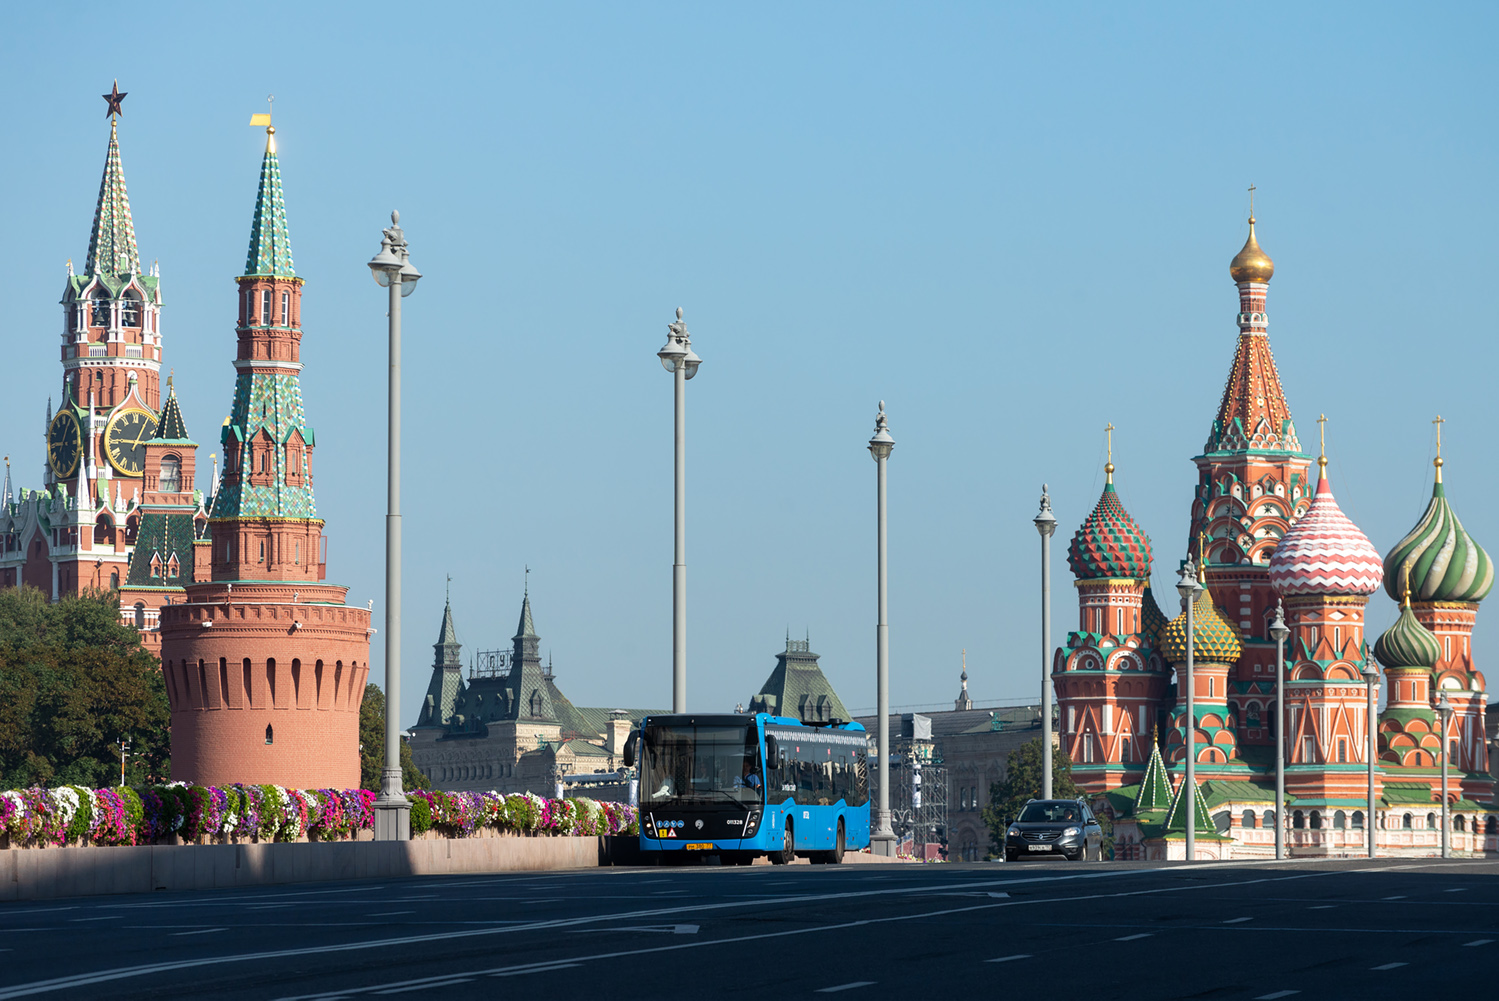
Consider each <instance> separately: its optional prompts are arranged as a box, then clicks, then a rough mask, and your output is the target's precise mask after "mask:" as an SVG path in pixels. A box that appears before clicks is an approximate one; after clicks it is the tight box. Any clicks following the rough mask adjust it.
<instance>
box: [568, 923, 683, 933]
mask: <svg viewBox="0 0 1499 1001" xmlns="http://www.w3.org/2000/svg"><path fill="white" fill-rule="evenodd" d="M699 927H700V926H699V925H633V926H628V925H627V926H626V927H624V928H613V929H610V930H611V931H650V932H664V933H666V934H667V935H696V934H697V930H698V928H699ZM597 930H598V931H603V929H602V928H600V929H597ZM594 931H595V929H585V932H586V934H589V935H592V934H593V933H594Z"/></svg>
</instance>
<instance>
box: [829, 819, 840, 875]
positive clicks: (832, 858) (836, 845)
mask: <svg viewBox="0 0 1499 1001" xmlns="http://www.w3.org/2000/svg"><path fill="white" fill-rule="evenodd" d="M843 845H844V838H843V818H842V817H839V818H838V834H837V836H836V837H835V838H834V839H833V850H832V851H830V852H828V854H827V862H828V864H829V865H840V864H841V863H842V862H843Z"/></svg>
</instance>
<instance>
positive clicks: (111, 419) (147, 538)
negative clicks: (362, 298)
mask: <svg viewBox="0 0 1499 1001" xmlns="http://www.w3.org/2000/svg"><path fill="white" fill-rule="evenodd" d="M124 98H125V94H123V93H121V92H120V90H119V87H118V85H116V86H115V87H114V88H113V89H112V92H111V93H110V94H106V95H104V99H105V100H106V101H107V102H109V110H108V116H109V145H108V149H107V152H106V155H105V161H104V176H103V179H102V180H101V182H100V185H99V197H98V202H97V205H96V208H95V210H94V220H93V227H92V230H91V231H90V234H89V243H88V256H87V257H86V258H85V260H84V264H83V268H82V270H81V272H79V271H77V270H75V268H74V266H73V263H72V261H69V262H68V273H67V281H66V284H65V285H64V287H63V296H62V318H63V323H62V331H61V360H62V370H63V372H62V375H63V378H62V386H61V390H60V394H59V396H58V398H57V401H56V405H55V407H54V405H53V403H52V402H50V401H49V402H48V405H47V418H46V429H45V438H46V456H45V462H44V465H43V469H42V487H41V489H39V490H28V489H20V490H19V491H17V490H16V489H15V488H13V487H12V484H11V473H10V466H9V461H8V460H7V465H6V474H5V483H4V488H3V492H0V539H3V546H0V549H3V551H0V586H6V587H18V586H21V585H27V586H31V587H35V588H38V589H39V590H41V591H42V592H43V593H44V594H45V595H47V596H48V597H49V598H51V599H52V600H54V601H56V600H58V599H60V598H62V597H64V596H67V595H81V594H86V593H90V592H111V591H112V592H115V593H117V594H118V595H119V601H120V616H121V620H122V621H123V622H125V623H126V624H129V625H132V626H134V627H135V628H137V629H138V630H139V631H140V633H141V636H142V641H143V642H144V643H145V645H146V646H147V648H148V649H150V650H152V652H154V653H157V654H159V655H160V657H161V663H162V670H163V673H164V677H165V681H166V688H167V695H168V698H169V700H170V703H171V712H172V715H171V720H172V724H171V725H172V777H173V779H180V780H185V781H190V782H195V783H199V784H205V785H214V784H229V783H232V782H246V783H276V784H280V785H284V786H295V787H300V788H321V787H336V788H353V787H356V786H358V785H359V754H358V721H359V705H360V702H361V700H362V699H363V696H364V687H365V680H366V677H367V675H368V674H369V663H368V658H369V639H370V632H371V630H370V610H369V608H367V607H350V606H348V605H347V603H346V597H347V592H348V588H347V587H344V586H341V585H335V584H329V583H326V581H325V571H326V565H327V564H326V558H325V553H324V546H323V537H322V530H323V524H324V523H323V521H322V519H320V518H319V517H318V516H317V507H316V504H315V502H314V499H313V466H312V457H313V451H314V447H315V445H316V438H315V436H314V434H313V429H312V427H311V426H310V424H309V423H308V421H307V418H306V415H305V412H304V409H303V405H302V390H301V380H300V373H301V370H302V363H301V361H300V351H301V341H302V311H301V302H302V286H303V283H304V279H302V278H301V277H298V275H297V274H296V270H295V268H294V265H293V262H292V254H291V239H290V232H289V228H288V224H287V216H286V206H285V201H284V198H283V194H282V185H281V167H280V163H279V160H278V157H277V154H276V139H275V128H274V127H270V128H267V130H266V133H267V134H266V146H265V153H264V155H263V157H262V160H261V169H260V183H259V189H258V191H257V193H256V199H255V209H254V215H253V219H252V221H251V227H250V247H249V253H248V255H247V258H246V262H245V269H244V271H243V273H241V274H240V275H239V276H237V277H236V278H235V282H236V284H237V285H238V293H237V296H236V302H235V304H234V305H235V316H236V325H235V345H234V346H235V351H234V354H233V358H232V363H233V366H234V369H235V382H234V393H233V402H232V404H231V406H230V413H229V416H228V417H227V418H225V420H224V422H223V425H222V427H221V428H220V441H219V444H220V446H221V447H222V449H223V455H224V467H223V470H222V473H220V471H219V470H218V469H217V468H215V470H214V473H213V476H212V479H211V481H210V482H211V483H212V488H211V492H208V493H205V492H203V491H200V490H197V489H195V484H194V478H195V474H196V466H197V448H198V445H197V442H195V441H193V440H192V438H191V437H190V436H189V434H188V430H187V423H186V421H185V420H184V417H183V414H182V411H181V408H180V406H179V405H178V402H177V398H176V394H175V392H174V389H173V385H172V379H171V377H170V376H169V377H168V378H167V380H166V395H165V399H163V396H162V388H163V387H162V380H161V368H162V362H163V336H162V325H161V315H162V309H163V298H162V289H161V272H160V268H159V267H157V266H156V265H152V267H151V269H150V271H149V273H147V272H146V271H144V270H143V269H142V267H141V259H140V252H139V250H138V249H137V246H136V237H135V223H134V220H133V219H132V217H131V213H130V199H129V196H128V195H127V193H126V188H125V173H124V168H123V166H122V165H121V158H120V143H119V117H120V113H121V102H122V101H123V99H124ZM226 305H228V297H227V296H226ZM224 346H225V347H228V346H229V344H228V342H227V340H226V342H225V344H224Z"/></svg>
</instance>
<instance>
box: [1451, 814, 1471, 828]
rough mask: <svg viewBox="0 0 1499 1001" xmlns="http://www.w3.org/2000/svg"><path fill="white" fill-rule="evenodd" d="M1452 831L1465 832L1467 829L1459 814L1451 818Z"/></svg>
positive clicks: (1465, 822)
mask: <svg viewBox="0 0 1499 1001" xmlns="http://www.w3.org/2000/svg"><path fill="white" fill-rule="evenodd" d="M1452 829H1453V830H1454V831H1466V830H1467V829H1468V828H1467V821H1465V820H1464V819H1463V815H1462V814H1460V813H1459V814H1458V815H1457V816H1456V817H1453V818H1452Z"/></svg>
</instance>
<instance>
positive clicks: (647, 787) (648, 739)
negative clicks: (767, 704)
mask: <svg viewBox="0 0 1499 1001" xmlns="http://www.w3.org/2000/svg"><path fill="white" fill-rule="evenodd" d="M641 744H642V748H643V753H642V755H641V762H640V764H641V775H640V798H641V801H642V802H645V803H649V804H651V805H653V806H668V805H671V804H673V803H684V804H685V803H691V804H693V805H702V804H704V803H726V804H732V805H736V806H748V805H750V804H753V803H759V802H762V799H763V796H764V780H763V774H762V771H761V767H760V736H759V732H758V731H757V730H756V729H755V728H754V727H743V726H647V727H646V728H645V731H644V734H643V735H642V740H641Z"/></svg>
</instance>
